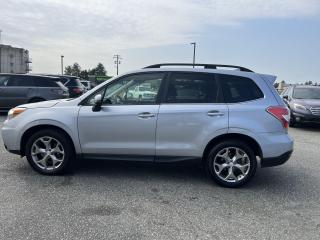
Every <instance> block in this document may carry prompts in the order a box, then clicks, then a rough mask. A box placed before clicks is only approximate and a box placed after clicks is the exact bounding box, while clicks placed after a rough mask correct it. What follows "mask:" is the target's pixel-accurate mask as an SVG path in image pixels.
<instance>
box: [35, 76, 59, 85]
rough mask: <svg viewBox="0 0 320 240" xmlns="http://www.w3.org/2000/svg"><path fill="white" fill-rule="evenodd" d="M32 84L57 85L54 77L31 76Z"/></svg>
mask: <svg viewBox="0 0 320 240" xmlns="http://www.w3.org/2000/svg"><path fill="white" fill-rule="evenodd" d="M33 81H34V85H35V86H37V87H57V84H56V83H55V81H54V79H51V78H46V77H33Z"/></svg>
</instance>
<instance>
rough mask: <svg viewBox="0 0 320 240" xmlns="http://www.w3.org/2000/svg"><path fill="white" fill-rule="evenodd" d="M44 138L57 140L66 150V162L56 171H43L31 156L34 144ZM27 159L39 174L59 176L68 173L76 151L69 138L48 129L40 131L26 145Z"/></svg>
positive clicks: (59, 132)
mask: <svg viewBox="0 0 320 240" xmlns="http://www.w3.org/2000/svg"><path fill="white" fill-rule="evenodd" d="M44 136H48V137H53V138H55V139H57V140H58V141H59V142H60V143H61V144H62V146H63V149H64V154H65V157H64V160H63V162H62V164H61V166H60V167H59V168H57V169H55V170H45V169H41V168H40V167H38V166H37V165H36V164H35V163H34V161H33V159H32V156H31V147H32V145H33V143H34V142H35V141H36V140H37V139H39V138H41V137H44ZM26 158H27V160H28V162H29V164H30V165H31V167H32V168H33V169H34V170H36V171H37V172H39V173H41V174H44V175H59V174H63V173H65V172H67V170H69V168H70V165H71V161H72V159H73V158H74V151H73V147H72V143H71V142H70V140H69V138H68V137H67V136H66V135H65V134H64V133H63V132H61V131H59V130H53V129H48V130H40V131H38V132H36V133H34V134H33V135H32V136H31V137H30V138H29V140H28V141H27V144H26Z"/></svg>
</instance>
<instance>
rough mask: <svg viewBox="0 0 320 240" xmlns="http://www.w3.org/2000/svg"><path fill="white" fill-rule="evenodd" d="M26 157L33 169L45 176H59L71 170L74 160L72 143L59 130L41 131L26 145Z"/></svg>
mask: <svg viewBox="0 0 320 240" xmlns="http://www.w3.org/2000/svg"><path fill="white" fill-rule="evenodd" d="M26 157H27V160H28V162H29V164H30V165H31V167H32V168H33V169H34V170H36V171H37V172H39V173H41V174H44V175H58V174H62V173H65V172H66V171H67V170H69V167H70V164H71V161H72V160H73V158H74V151H73V148H72V143H71V141H70V140H69V139H68V137H67V136H66V135H65V134H64V133H63V132H60V131H57V130H52V129H48V130H40V131H39V132H36V133H34V134H33V135H32V136H31V137H30V138H29V140H28V142H27V144H26Z"/></svg>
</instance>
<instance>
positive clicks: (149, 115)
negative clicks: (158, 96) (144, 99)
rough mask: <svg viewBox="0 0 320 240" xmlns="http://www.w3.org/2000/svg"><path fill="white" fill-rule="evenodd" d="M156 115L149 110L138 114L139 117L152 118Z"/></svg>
mask: <svg viewBox="0 0 320 240" xmlns="http://www.w3.org/2000/svg"><path fill="white" fill-rule="evenodd" d="M155 116H156V115H155V114H154V113H150V112H142V113H139V114H138V117H139V118H152V117H155Z"/></svg>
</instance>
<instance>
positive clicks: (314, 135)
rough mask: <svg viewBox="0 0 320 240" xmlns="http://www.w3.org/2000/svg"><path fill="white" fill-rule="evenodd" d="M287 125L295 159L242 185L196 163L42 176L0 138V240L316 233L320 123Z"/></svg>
mask: <svg viewBox="0 0 320 240" xmlns="http://www.w3.org/2000/svg"><path fill="white" fill-rule="evenodd" d="M4 118H5V117H4V116H3V115H2V116H0V127H1V126H2V122H3V121H4ZM289 132H290V134H291V136H293V138H294V139H295V151H294V153H293V156H292V157H291V159H290V160H289V161H288V162H287V163H286V164H285V165H282V166H279V167H275V168H266V169H260V170H258V172H257V174H256V176H255V178H254V179H253V180H252V181H251V182H250V183H249V184H248V185H246V186H245V187H243V188H240V189H227V188H222V187H219V186H218V185H216V184H215V183H213V182H212V181H211V180H209V179H207V178H206V176H205V174H204V171H203V169H201V168H198V167H194V166H155V165H152V164H141V163H139V164H137V163H115V162H104V161H103V162H101V161H90V162H89V161H87V162H81V163H79V165H78V166H77V167H76V168H75V170H74V171H73V173H72V174H70V175H67V176H54V177H49V176H42V175H39V174H37V173H36V172H34V171H33V170H32V169H31V168H30V167H29V165H28V163H27V161H26V159H25V158H20V157H19V156H17V155H13V154H10V153H8V152H6V151H5V149H4V146H3V143H2V139H1V138H0V139H1V140H0V239H139V240H140V239H148V240H149V239H183V240H187V239H215V240H219V239H237V240H239V239H277V240H278V239H290V240H292V239H308V240H313V239H314V240H319V239H320V127H310V126H309V127H300V128H295V129H290V131H289Z"/></svg>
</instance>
